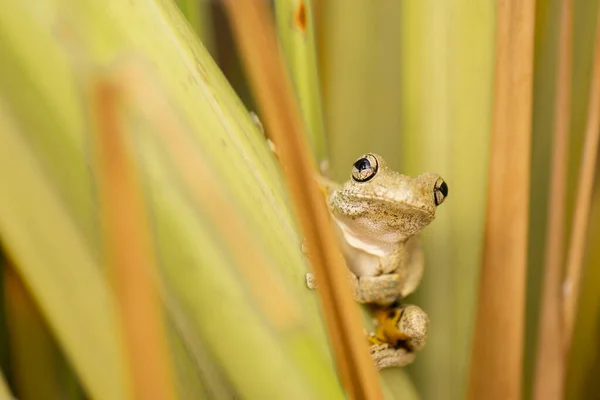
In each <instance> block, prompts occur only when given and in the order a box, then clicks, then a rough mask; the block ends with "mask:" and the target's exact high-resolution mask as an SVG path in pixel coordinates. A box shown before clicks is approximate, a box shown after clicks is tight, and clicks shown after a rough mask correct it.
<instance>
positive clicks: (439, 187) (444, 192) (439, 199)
mask: <svg viewBox="0 0 600 400" xmlns="http://www.w3.org/2000/svg"><path fill="white" fill-rule="evenodd" d="M446 196H448V185H446V182H444V180H443V179H442V178H440V179H438V180H437V181H436V182H435V186H434V187H433V198H434V200H435V205H436V206H439V205H440V204H442V203H443V202H444V200H446Z"/></svg>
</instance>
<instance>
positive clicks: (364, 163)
mask: <svg viewBox="0 0 600 400" xmlns="http://www.w3.org/2000/svg"><path fill="white" fill-rule="evenodd" d="M354 167H355V168H356V169H357V170H359V171H364V170H365V169H367V168H371V163H370V162H369V160H367V159H366V158H361V159H360V160H358V161H357V162H355V163H354Z"/></svg>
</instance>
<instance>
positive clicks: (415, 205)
mask: <svg viewBox="0 0 600 400" xmlns="http://www.w3.org/2000/svg"><path fill="white" fill-rule="evenodd" d="M322 183H323V184H325V185H326V187H327V192H328V196H327V197H328V205H329V210H330V212H331V216H332V218H333V221H334V222H335V226H336V231H337V233H338V237H339V238H340V243H341V247H342V251H343V253H344V257H345V259H346V263H347V265H348V268H349V270H350V271H351V272H352V274H353V275H354V276H355V277H356V285H355V289H356V290H355V292H356V293H355V297H356V299H357V300H358V301H360V302H362V303H376V304H380V305H388V304H391V303H393V302H394V301H396V300H398V299H399V298H403V297H405V296H407V295H408V294H410V293H412V292H413V291H414V290H415V289H416V287H417V285H418V284H419V282H420V280H421V276H422V275H423V255H422V253H421V249H420V246H419V242H418V237H417V236H416V235H417V234H418V233H419V232H420V231H421V230H422V229H423V228H424V227H425V226H427V225H428V224H429V223H430V222H431V221H432V220H433V219H434V217H435V211H436V208H437V206H438V205H439V204H441V203H442V202H443V200H444V198H445V197H446V195H447V193H448V187H447V186H446V183H445V182H444V181H443V180H442V179H441V178H440V177H439V176H438V175H435V174H431V173H426V174H423V175H421V176H419V177H417V178H411V177H408V176H406V175H402V174H400V173H398V172H396V171H392V170H391V169H389V168H388V167H387V165H386V163H385V161H384V160H383V158H382V157H381V156H378V155H376V154H365V155H364V156H362V157H360V158H359V159H358V160H357V161H356V162H355V163H354V166H353V170H352V178H351V179H350V180H348V181H347V182H346V183H345V184H344V185H336V184H334V183H332V182H328V181H326V180H323V181H322Z"/></svg>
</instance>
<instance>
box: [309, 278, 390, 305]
mask: <svg viewBox="0 0 600 400" xmlns="http://www.w3.org/2000/svg"><path fill="white" fill-rule="evenodd" d="M347 273H348V281H349V282H350V286H351V288H352V295H353V297H354V300H355V301H357V302H359V303H371V304H378V305H381V306H389V305H390V304H392V303H393V302H395V301H396V300H398V296H399V293H400V290H401V287H402V285H401V277H400V276H399V275H398V274H387V275H379V276H361V277H357V276H356V275H354V274H353V273H352V272H351V271H347ZM306 286H307V287H308V288H309V289H316V288H317V282H316V279H315V277H314V275H313V274H311V273H310V272H309V273H307V274H306Z"/></svg>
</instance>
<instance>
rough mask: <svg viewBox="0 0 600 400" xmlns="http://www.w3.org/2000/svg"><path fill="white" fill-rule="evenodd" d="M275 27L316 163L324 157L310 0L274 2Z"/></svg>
mask: <svg viewBox="0 0 600 400" xmlns="http://www.w3.org/2000/svg"><path fill="white" fill-rule="evenodd" d="M275 10H276V17H277V29H278V32H279V39H280V41H281V44H282V48H283V52H284V54H285V58H286V60H287V65H288V69H289V71H290V75H291V77H292V80H293V81H294V87H295V88H296V95H297V98H298V102H299V103H300V111H301V112H302V117H303V120H304V126H305V128H306V130H307V134H308V141H309V143H310V145H311V148H312V151H313V156H314V157H315V158H316V160H317V161H318V162H321V161H323V160H325V159H326V157H327V147H326V145H325V136H324V132H323V109H322V107H321V90H320V88H321V85H320V83H319V73H318V69H317V51H316V45H315V34H314V31H315V29H314V26H315V23H314V13H313V8H312V2H311V1H310V0H278V1H276V2H275Z"/></svg>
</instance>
